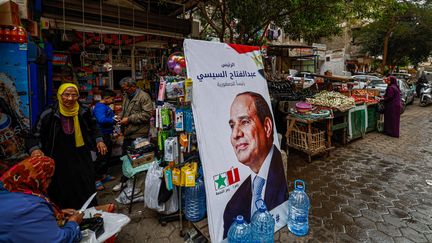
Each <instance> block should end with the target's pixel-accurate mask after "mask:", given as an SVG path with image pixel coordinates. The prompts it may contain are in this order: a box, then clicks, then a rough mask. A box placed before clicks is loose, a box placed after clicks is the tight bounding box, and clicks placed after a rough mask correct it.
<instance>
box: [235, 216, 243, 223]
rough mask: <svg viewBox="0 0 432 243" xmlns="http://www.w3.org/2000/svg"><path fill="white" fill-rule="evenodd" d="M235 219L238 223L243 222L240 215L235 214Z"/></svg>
mask: <svg viewBox="0 0 432 243" xmlns="http://www.w3.org/2000/svg"><path fill="white" fill-rule="evenodd" d="M235 221H236V222H237V223H238V224H243V223H244V218H243V216H242V215H237V217H236V219H235Z"/></svg>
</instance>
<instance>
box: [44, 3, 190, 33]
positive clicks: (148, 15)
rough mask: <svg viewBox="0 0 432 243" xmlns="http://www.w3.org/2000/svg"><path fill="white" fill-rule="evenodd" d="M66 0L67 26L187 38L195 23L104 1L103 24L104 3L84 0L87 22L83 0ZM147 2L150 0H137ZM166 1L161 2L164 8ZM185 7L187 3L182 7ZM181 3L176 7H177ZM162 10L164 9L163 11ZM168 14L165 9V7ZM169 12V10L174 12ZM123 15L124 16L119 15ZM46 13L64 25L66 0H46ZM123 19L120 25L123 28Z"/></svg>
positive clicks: (89, 29)
mask: <svg viewBox="0 0 432 243" xmlns="http://www.w3.org/2000/svg"><path fill="white" fill-rule="evenodd" d="M64 2H65V11H64V14H65V27H66V29H74V30H78V31H85V32H89V31H94V32H99V31H100V30H101V29H102V31H103V32H105V33H109V32H110V33H123V32H124V34H134V35H143V34H155V35H161V36H167V37H178V38H183V37H184V36H186V35H188V34H190V32H191V29H192V27H191V26H192V25H191V21H190V20H187V19H180V18H176V17H174V16H168V15H163V14H162V13H159V12H158V13H154V12H151V11H143V10H140V9H138V8H137V9H131V8H126V7H122V6H119V7H117V6H114V5H109V4H103V6H102V25H101V23H100V22H101V16H100V10H101V8H100V5H99V3H98V2H96V1H88V0H87V1H84V13H85V14H84V24H83V14H82V13H83V11H82V10H83V6H82V1H80V0H68V1H66V0H65V1H64ZM137 2H142V4H145V2H146V1H137ZM163 6H164V5H161V10H162V9H164V8H163ZM182 9H183V7H182ZM177 10H178V6H177V8H176V10H174V11H177ZM161 12H162V11H161ZM163 13H164V14H166V12H165V11H163ZM173 13H174V12H169V13H168V14H173ZM118 16H120V20H119V18H118ZM43 17H46V18H49V19H54V20H55V21H56V22H57V23H58V24H57V28H63V24H62V23H63V1H62V0H44V1H43ZM119 23H120V28H119Z"/></svg>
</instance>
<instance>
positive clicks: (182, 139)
mask: <svg viewBox="0 0 432 243" xmlns="http://www.w3.org/2000/svg"><path fill="white" fill-rule="evenodd" d="M179 143H180V146H181V147H182V148H183V149H184V150H185V151H186V150H187V148H188V145H189V142H188V136H187V134H186V133H181V134H180V141H179Z"/></svg>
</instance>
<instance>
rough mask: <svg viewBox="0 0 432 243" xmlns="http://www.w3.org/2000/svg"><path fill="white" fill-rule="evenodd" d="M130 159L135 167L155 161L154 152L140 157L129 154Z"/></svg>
mask: <svg viewBox="0 0 432 243" xmlns="http://www.w3.org/2000/svg"><path fill="white" fill-rule="evenodd" d="M128 156H129V160H130V162H131V165H132V167H133V168H135V167H138V166H140V165H143V164H147V163H151V162H153V161H154V152H150V153H145V154H143V155H142V156H140V157H139V158H136V159H132V157H131V156H130V155H129V154H128Z"/></svg>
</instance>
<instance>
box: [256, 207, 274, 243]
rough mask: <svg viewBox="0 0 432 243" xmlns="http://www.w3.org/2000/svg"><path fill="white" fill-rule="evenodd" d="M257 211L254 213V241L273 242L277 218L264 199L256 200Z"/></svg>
mask: <svg viewBox="0 0 432 243" xmlns="http://www.w3.org/2000/svg"><path fill="white" fill-rule="evenodd" d="M255 205H256V207H257V208H258V209H257V211H256V212H255V213H254V214H253V215H252V219H251V228H252V239H253V241H254V242H261V243H273V242H274V229H275V220H274V219H273V216H272V215H271V214H270V213H269V211H267V207H266V205H265V203H264V201H263V200H262V199H259V200H257V201H256V202H255Z"/></svg>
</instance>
